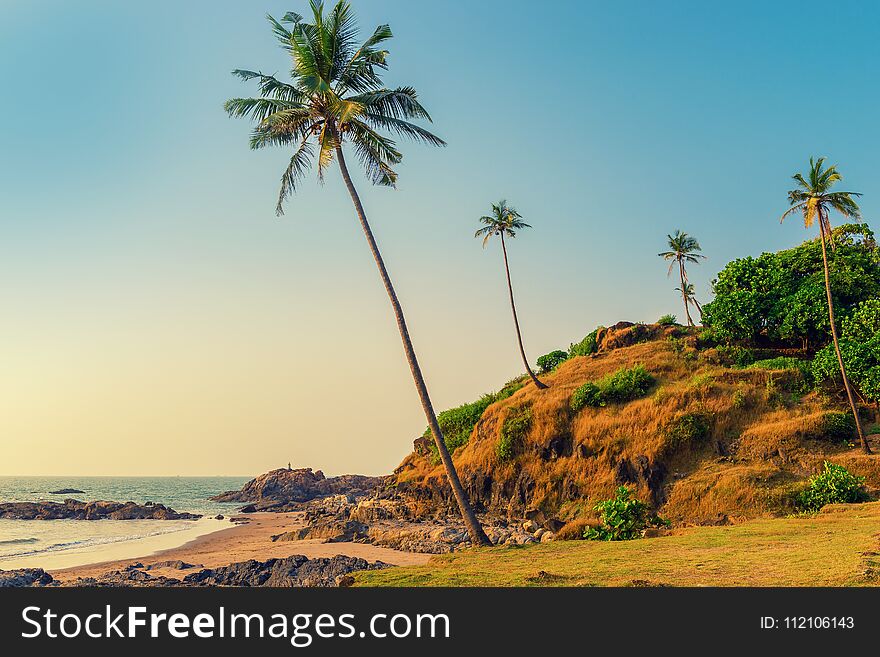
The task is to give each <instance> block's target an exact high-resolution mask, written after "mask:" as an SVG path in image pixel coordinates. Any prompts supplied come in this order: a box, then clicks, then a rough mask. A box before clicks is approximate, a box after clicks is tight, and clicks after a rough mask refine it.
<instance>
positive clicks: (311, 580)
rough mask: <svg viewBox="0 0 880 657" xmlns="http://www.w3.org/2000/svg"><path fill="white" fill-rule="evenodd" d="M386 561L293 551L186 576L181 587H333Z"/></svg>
mask: <svg viewBox="0 0 880 657" xmlns="http://www.w3.org/2000/svg"><path fill="white" fill-rule="evenodd" d="M389 567H390V566H389V564H386V563H382V562H381V561H376V562H374V563H370V562H368V561H366V560H365V559H360V558H356V557H345V556H341V555H337V556H335V557H331V558H320V559H309V558H307V557H304V556H303V555H301V554H297V555H294V556H291V557H287V558H286V559H269V560H268V561H263V562H260V561H254V560H251V561H244V562H241V563H234V564H231V565H229V566H223V567H221V568H213V569H210V568H209V569H205V570H201V571H199V572H197V573H193V574H191V575H187V576H186V577H185V578H184V580H183V584H184V586H244V587H251V586H281V587H289V586H307V587H333V586H337V580H338V578H340V577H342V576H344V575H348V574H349V573H352V572H355V571H358V570H378V569H381V568H389Z"/></svg>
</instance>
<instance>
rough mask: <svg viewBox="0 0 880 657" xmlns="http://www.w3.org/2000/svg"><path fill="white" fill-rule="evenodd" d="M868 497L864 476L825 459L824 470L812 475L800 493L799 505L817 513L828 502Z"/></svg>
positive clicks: (862, 500) (841, 501) (800, 507)
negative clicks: (858, 475)
mask: <svg viewBox="0 0 880 657" xmlns="http://www.w3.org/2000/svg"><path fill="white" fill-rule="evenodd" d="M867 499H868V494H867V492H866V491H865V478H864V477H857V476H856V475H854V474H852V473H850V472H849V470H847V469H846V468H844V467H843V466H842V465H835V464H834V463H829V462H828V461H825V463H824V464H823V466H822V472H821V473H819V474H817V475H815V476H814V477H810V482H809V484H808V485H807V488H806V489H804V490H803V491H801V492H800V494H799V495H798V497H797V506H798V508H799V509H800V510H801V511H806V512H809V513H815V512H816V511H819V509H821V508H822V507H823V506H825V505H826V504H854V503H856V502H864V501H866V500H867Z"/></svg>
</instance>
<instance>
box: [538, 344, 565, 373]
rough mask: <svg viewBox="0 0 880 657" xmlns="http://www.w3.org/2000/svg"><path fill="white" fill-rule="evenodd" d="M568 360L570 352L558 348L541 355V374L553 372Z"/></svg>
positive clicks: (539, 363)
mask: <svg viewBox="0 0 880 657" xmlns="http://www.w3.org/2000/svg"><path fill="white" fill-rule="evenodd" d="M567 360H568V352H565V351H561V350H559V349H557V350H556V351H551V352H550V353H549V354H544V355H543V356H541V357H540V358H539V359H538V367H539V368H540V369H541V374H547V372H552V371H553V370H555V369H556V368H557V367H559V366H560V365H561V364H562V363H564V362H565V361H567Z"/></svg>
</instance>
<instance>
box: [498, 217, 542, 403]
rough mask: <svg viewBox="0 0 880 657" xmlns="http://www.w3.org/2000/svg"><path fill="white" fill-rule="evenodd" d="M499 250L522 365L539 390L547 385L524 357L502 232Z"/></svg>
mask: <svg viewBox="0 0 880 657" xmlns="http://www.w3.org/2000/svg"><path fill="white" fill-rule="evenodd" d="M501 252H502V253H503V254H504V271H505V273H506V274H507V291H508V292H509V293H510V309H511V310H512V311H513V325H514V326H515V327H516V340H517V342H518V343H519V354H520V356H522V360H523V365H525V366H526V372H527V373H528V375H529V376H530V377H531V379H532V381H533V382H534V384H535V386H536V387H537V388H538V389H539V390H545V389H546V388H547V387H548V386H547V384H546V383H542V382H541V380H540V379H539V378H538V377H537V376H535V373H534V372H532V368H531V367H529V359H528V358H526V350H525V347H523V341H522V333H521V332H520V330H519V319H518V318H517V316H516V304H515V303H514V301H513V283H511V282H510V265H509V264H508V262H507V246H506V245H505V244H504V233H503V232H502V233H501Z"/></svg>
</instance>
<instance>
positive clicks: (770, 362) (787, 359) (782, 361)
mask: <svg viewBox="0 0 880 657" xmlns="http://www.w3.org/2000/svg"><path fill="white" fill-rule="evenodd" d="M809 367H810V363H808V362H807V361H804V360H801V359H800V358H792V357H791V356H777V357H776V358H765V359H764V360H756V361H755V362H753V363H751V364H750V365H746V367H745V369H747V370H800V371H803V370H805V369H809Z"/></svg>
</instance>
